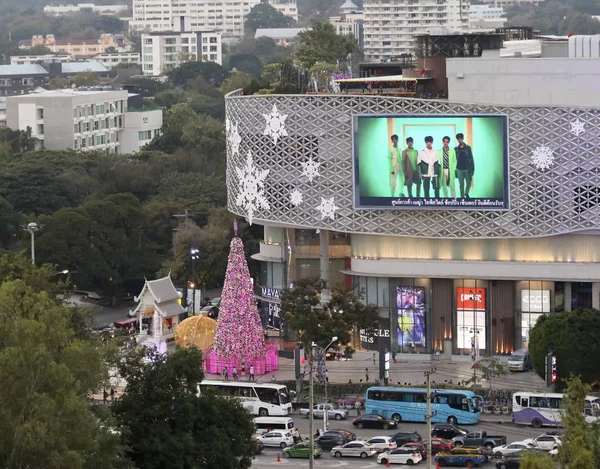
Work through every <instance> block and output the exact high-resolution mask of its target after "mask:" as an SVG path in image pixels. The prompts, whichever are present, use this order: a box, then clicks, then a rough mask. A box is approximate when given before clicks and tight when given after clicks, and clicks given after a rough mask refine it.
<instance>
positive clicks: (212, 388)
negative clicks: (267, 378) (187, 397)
mask: <svg viewBox="0 0 600 469" xmlns="http://www.w3.org/2000/svg"><path fill="white" fill-rule="evenodd" d="M199 391H200V394H202V393H203V392H206V391H209V392H214V393H216V394H217V395H220V396H229V397H235V398H238V399H240V400H241V401H242V405H243V406H244V407H245V408H246V409H247V410H248V412H250V413H251V414H253V415H260V416H263V417H265V416H267V415H289V414H291V413H292V404H291V402H290V397H289V394H288V390H287V387H286V386H283V385H281V384H267V383H254V382H242V381H213V380H204V381H202V383H200V389H199Z"/></svg>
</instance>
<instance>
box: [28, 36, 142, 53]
mask: <svg viewBox="0 0 600 469" xmlns="http://www.w3.org/2000/svg"><path fill="white" fill-rule="evenodd" d="M33 46H46V47H47V48H48V49H50V51H51V52H52V53H53V54H67V55H70V56H72V57H89V56H91V55H96V54H101V53H104V52H106V50H107V49H109V48H114V49H115V50H117V51H118V52H129V51H131V50H133V47H134V44H133V42H131V41H130V40H129V39H127V38H126V37H125V36H124V35H123V34H101V35H100V38H99V39H56V38H55V37H54V34H47V35H46V37H44V36H41V35H36V36H33V37H32V38H31V41H21V43H20V44H19V48H20V49H29V48H31V47H33Z"/></svg>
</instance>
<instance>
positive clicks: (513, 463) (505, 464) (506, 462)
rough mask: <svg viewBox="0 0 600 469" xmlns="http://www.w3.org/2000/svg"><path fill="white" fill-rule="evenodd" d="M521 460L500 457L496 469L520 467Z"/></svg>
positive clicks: (517, 468) (516, 468) (515, 468)
mask: <svg viewBox="0 0 600 469" xmlns="http://www.w3.org/2000/svg"><path fill="white" fill-rule="evenodd" d="M520 465H521V460H520V459H519V458H506V459H500V460H499V461H497V462H496V469H519V466H520Z"/></svg>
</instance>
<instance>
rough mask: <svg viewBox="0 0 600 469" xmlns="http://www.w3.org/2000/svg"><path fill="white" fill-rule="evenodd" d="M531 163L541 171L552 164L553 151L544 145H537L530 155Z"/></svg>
mask: <svg viewBox="0 0 600 469" xmlns="http://www.w3.org/2000/svg"><path fill="white" fill-rule="evenodd" d="M531 164H533V166H535V167H536V168H537V169H541V170H542V171H543V170H545V169H548V168H550V166H552V165H553V164H554V153H553V152H552V150H551V149H550V148H548V147H547V146H545V145H542V146H539V147H537V148H536V149H535V150H533V154H532V155H531Z"/></svg>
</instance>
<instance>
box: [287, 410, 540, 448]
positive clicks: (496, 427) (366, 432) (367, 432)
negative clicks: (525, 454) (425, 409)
mask: <svg viewBox="0 0 600 469" xmlns="http://www.w3.org/2000/svg"><path fill="white" fill-rule="evenodd" d="M292 418H293V419H294V424H295V426H296V428H297V429H298V431H299V432H300V435H301V436H302V437H306V436H308V435H309V432H308V426H309V423H310V422H309V419H307V418H306V417H305V416H303V415H299V414H295V415H292ZM354 418H355V416H350V417H348V418H347V419H346V420H330V421H329V429H331V430H333V429H336V428H339V429H342V430H348V431H351V432H352V433H355V434H356V438H357V439H358V440H368V439H370V438H373V437H374V436H381V435H393V434H395V433H396V432H400V431H402V432H414V431H416V432H417V433H419V435H421V437H422V438H423V439H426V438H427V425H425V424H424V423H412V422H400V423H399V424H398V428H397V429H390V430H378V429H370V428H363V429H358V428H356V427H354V425H352V420H353V419H354ZM461 427H462V428H464V429H465V430H467V431H475V430H476V429H477V430H480V431H484V432H486V433H487V434H488V435H491V436H500V435H503V436H506V441H507V443H512V442H515V441H521V440H525V439H527V438H535V437H537V436H539V435H541V434H542V433H544V432H545V431H550V430H551V429H546V430H543V429H541V428H540V429H535V428H531V427H526V426H520V425H513V424H512V423H509V424H506V423H505V424H498V423H494V422H490V421H480V422H479V423H478V424H476V425H463V426H461ZM317 428H320V429H321V430H323V420H322V419H315V420H314V431H315V432H316V431H317Z"/></svg>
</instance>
